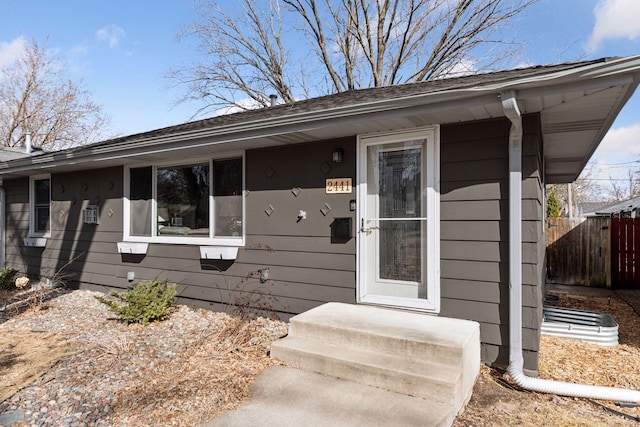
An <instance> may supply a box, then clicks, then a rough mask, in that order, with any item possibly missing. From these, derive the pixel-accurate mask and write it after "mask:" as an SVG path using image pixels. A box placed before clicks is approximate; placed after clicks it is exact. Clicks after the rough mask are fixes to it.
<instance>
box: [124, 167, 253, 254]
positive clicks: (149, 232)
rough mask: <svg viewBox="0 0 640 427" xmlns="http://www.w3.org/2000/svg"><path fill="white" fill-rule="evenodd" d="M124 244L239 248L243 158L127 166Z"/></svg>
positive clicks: (241, 225) (241, 229)
mask: <svg viewBox="0 0 640 427" xmlns="http://www.w3.org/2000/svg"><path fill="white" fill-rule="evenodd" d="M125 182H126V188H125V193H126V194H125V197H126V202H125V206H126V207H125V215H124V228H125V236H124V238H125V241H135V242H154V243H177V244H195V245H210V244H216V245H230V246H239V245H242V244H243V235H244V232H243V223H244V222H243V218H244V205H243V197H242V193H243V188H244V159H243V157H242V156H234V157H229V158H216V159H205V160H195V161H186V162H180V163H162V164H156V165H146V166H142V167H130V168H127V169H126V171H125Z"/></svg>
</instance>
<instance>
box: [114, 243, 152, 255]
mask: <svg viewBox="0 0 640 427" xmlns="http://www.w3.org/2000/svg"><path fill="white" fill-rule="evenodd" d="M147 249H149V244H148V243H139V242H118V253H120V254H146V253H147Z"/></svg>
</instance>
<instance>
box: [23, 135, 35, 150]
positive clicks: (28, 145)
mask: <svg viewBox="0 0 640 427" xmlns="http://www.w3.org/2000/svg"><path fill="white" fill-rule="evenodd" d="M24 151H25V152H26V153H27V154H31V152H32V151H33V147H32V146H31V132H27V134H26V135H25V137H24Z"/></svg>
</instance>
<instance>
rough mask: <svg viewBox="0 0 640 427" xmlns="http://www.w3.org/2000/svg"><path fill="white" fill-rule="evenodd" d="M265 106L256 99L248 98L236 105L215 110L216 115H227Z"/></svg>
mask: <svg viewBox="0 0 640 427" xmlns="http://www.w3.org/2000/svg"><path fill="white" fill-rule="evenodd" d="M258 108H263V106H262V104H259V103H258V102H257V101H256V100H254V99H250V98H246V99H241V100H240V101H238V102H236V105H235V106H232V107H223V108H219V109H217V110H215V112H214V116H225V115H227V114H233V113H239V112H241V111H246V110H257V109H258Z"/></svg>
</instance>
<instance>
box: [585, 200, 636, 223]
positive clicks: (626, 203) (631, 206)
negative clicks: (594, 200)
mask: <svg viewBox="0 0 640 427" xmlns="http://www.w3.org/2000/svg"><path fill="white" fill-rule="evenodd" d="M585 209H589V210H585V211H584V213H583V214H582V216H585V217H587V216H608V217H618V218H636V217H638V216H640V215H638V213H639V212H640V197H632V198H630V199H628V200H623V201H622V202H613V203H611V202H609V203H601V204H600V205H598V206H585Z"/></svg>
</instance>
